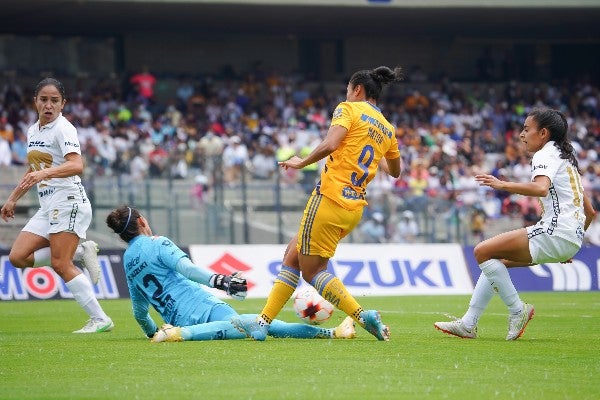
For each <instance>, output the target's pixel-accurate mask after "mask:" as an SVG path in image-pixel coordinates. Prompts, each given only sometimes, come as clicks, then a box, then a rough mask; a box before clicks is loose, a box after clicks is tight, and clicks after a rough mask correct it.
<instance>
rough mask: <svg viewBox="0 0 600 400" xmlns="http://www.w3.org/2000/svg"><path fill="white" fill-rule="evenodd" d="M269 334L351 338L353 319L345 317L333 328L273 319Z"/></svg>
mask: <svg viewBox="0 0 600 400" xmlns="http://www.w3.org/2000/svg"><path fill="white" fill-rule="evenodd" d="M269 336H272V337H276V338H294V339H352V338H354V337H355V336H356V331H355V329H354V321H353V320H352V318H350V317H347V318H346V319H344V321H342V323H341V324H340V325H338V326H337V327H335V328H319V327H318V326H314V325H308V324H302V323H293V322H284V321H281V320H278V319H274V320H273V321H272V322H271V324H270V325H269Z"/></svg>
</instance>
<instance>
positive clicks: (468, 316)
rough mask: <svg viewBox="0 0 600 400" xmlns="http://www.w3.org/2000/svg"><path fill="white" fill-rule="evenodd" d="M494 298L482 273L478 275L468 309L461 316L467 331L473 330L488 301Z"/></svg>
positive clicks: (491, 289)
mask: <svg viewBox="0 0 600 400" xmlns="http://www.w3.org/2000/svg"><path fill="white" fill-rule="evenodd" d="M492 297H494V288H492V285H490V281H489V280H488V278H487V277H486V276H485V274H484V273H481V274H479V279H477V283H476V284H475V289H473V295H472V296H471V301H470V302H469V309H468V310H467V312H466V313H465V315H463V317H462V322H463V324H464V325H465V326H466V327H467V329H469V330H470V329H473V328H474V327H475V326H477V323H478V322H479V317H481V314H483V311H484V310H485V308H486V307H487V305H488V303H489V302H490V300H491V299H492Z"/></svg>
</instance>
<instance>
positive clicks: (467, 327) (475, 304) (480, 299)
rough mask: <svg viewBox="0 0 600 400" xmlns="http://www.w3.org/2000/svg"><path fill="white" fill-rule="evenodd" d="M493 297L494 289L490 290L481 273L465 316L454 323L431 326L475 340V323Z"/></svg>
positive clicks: (438, 323)
mask: <svg viewBox="0 0 600 400" xmlns="http://www.w3.org/2000/svg"><path fill="white" fill-rule="evenodd" d="M493 296H494V289H493V288H492V285H491V284H490V281H489V280H488V279H487V277H486V276H485V274H483V273H481V274H480V275H479V279H477V283H476V284H475V289H474V290H473V295H472V296H471V301H470V302H469V309H468V310H467V312H466V313H465V315H463V317H462V318H459V319H455V320H454V321H441V322H436V323H434V324H433V326H434V327H435V328H436V329H438V330H440V331H442V332H444V333H447V334H450V335H454V336H458V337H461V338H467V339H475V338H476V337H477V323H478V322H479V318H480V317H481V315H482V314H483V311H484V310H485V308H486V307H487V305H488V304H489V302H490V300H491V299H492V297H493Z"/></svg>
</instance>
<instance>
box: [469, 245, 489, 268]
mask: <svg viewBox="0 0 600 400" xmlns="http://www.w3.org/2000/svg"><path fill="white" fill-rule="evenodd" d="M473 255H474V256H475V260H477V263H478V264H481V263H482V262H484V261H486V260H488V259H489V257H488V254H487V251H486V246H485V245H484V244H483V243H479V244H478V245H477V246H475V248H474V249H473Z"/></svg>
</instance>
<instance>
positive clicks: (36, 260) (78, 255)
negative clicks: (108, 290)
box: [9, 209, 100, 284]
mask: <svg viewBox="0 0 600 400" xmlns="http://www.w3.org/2000/svg"><path fill="white" fill-rule="evenodd" d="M85 211H86V210H83V211H82V213H85ZM89 212H90V217H89V218H90V219H91V209H90V211H89ZM84 222H85V221H84ZM87 225H88V226H89V222H88V223H87ZM49 229H50V225H49V222H48V216H47V214H46V213H44V212H42V211H41V210H38V211H37V212H36V213H35V214H34V215H33V217H31V219H30V220H29V221H28V222H27V224H26V225H25V226H24V227H23V230H22V231H21V232H20V233H19V235H18V236H17V238H16V240H15V242H14V243H13V246H12V248H11V251H10V255H9V260H10V262H11V264H12V265H14V266H15V267H17V268H32V267H43V266H48V267H49V266H51V251H50V241H49V235H48V231H49ZM86 229H87V228H86ZM84 232H85V230H84ZM97 251H98V248H97V244H96V243H95V242H93V241H91V240H88V241H87V242H83V243H82V244H79V245H78V246H77V249H76V250H75V254H74V256H73V261H84V266H85V267H86V268H87V269H88V271H89V273H90V278H91V279H92V282H93V283H94V284H95V283H97V282H98V278H99V275H100V264H99V263H98V257H97V254H96V253H97ZM92 261H94V262H92Z"/></svg>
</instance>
